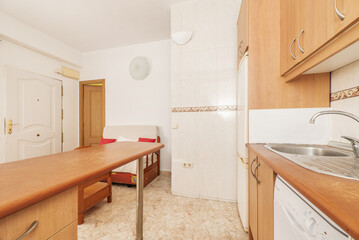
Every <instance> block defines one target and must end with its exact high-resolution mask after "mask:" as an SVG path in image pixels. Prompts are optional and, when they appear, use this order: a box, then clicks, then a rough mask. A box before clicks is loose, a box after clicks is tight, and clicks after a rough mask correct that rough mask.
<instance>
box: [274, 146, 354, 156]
mask: <svg viewBox="0 0 359 240" xmlns="http://www.w3.org/2000/svg"><path fill="white" fill-rule="evenodd" d="M268 146H269V149H272V150H275V151H277V152H282V153H288V154H296V155H305V156H325V157H348V156H349V154H347V153H345V152H343V151H340V150H334V149H329V148H328V147H325V146H315V147H313V146H307V145H289V144H283V145H268Z"/></svg>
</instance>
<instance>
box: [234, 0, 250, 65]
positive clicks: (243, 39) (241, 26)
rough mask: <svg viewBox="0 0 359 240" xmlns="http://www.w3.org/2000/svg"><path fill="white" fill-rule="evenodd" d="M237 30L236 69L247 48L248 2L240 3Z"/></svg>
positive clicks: (244, 0) (245, 0)
mask: <svg viewBox="0 0 359 240" xmlns="http://www.w3.org/2000/svg"><path fill="white" fill-rule="evenodd" d="M237 30H238V43H237V44H238V45H237V49H238V52H237V55H238V58H237V60H238V62H237V67H238V66H239V62H240V60H241V59H242V57H243V55H244V53H245V52H246V51H247V48H248V0H243V1H242V3H241V10H240V12H239V16H238V22H237Z"/></svg>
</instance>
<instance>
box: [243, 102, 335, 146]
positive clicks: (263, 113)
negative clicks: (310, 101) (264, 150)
mask: <svg viewBox="0 0 359 240" xmlns="http://www.w3.org/2000/svg"><path fill="white" fill-rule="evenodd" d="M324 110H329V109H328V108H297V109H265V110H250V111H249V142H250V143H298V144H328V141H329V136H330V130H329V129H330V118H325V117H324V118H319V119H318V120H317V121H316V122H315V124H310V123H309V120H310V118H311V117H312V116H313V114H315V113H317V112H319V111H324Z"/></svg>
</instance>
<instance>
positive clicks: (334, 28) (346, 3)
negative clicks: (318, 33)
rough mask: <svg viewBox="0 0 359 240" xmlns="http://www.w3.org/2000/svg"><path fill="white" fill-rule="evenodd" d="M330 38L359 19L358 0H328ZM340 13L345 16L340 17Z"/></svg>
mask: <svg viewBox="0 0 359 240" xmlns="http://www.w3.org/2000/svg"><path fill="white" fill-rule="evenodd" d="M327 4H328V38H332V37H334V36H335V35H337V34H338V33H340V32H341V31H342V30H344V29H345V28H346V27H348V26H349V25H351V24H352V23H354V22H355V21H357V20H358V19H359V1H358V0H328V2H327ZM340 14H342V15H343V16H344V18H343V19H341V18H340V16H339V15H340Z"/></svg>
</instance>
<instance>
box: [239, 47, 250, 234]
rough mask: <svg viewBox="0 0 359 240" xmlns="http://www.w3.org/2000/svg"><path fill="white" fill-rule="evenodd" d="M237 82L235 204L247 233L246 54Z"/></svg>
mask: <svg viewBox="0 0 359 240" xmlns="http://www.w3.org/2000/svg"><path fill="white" fill-rule="evenodd" d="M237 81H238V82H237V91H238V92H237V106H238V110H237V158H238V161H237V204H238V211H239V215H240V218H241V221H242V224H243V227H244V230H246V231H248V149H247V147H246V144H247V143H248V53H246V55H245V56H244V57H243V58H242V61H241V63H240V66H239V69H238V80H237Z"/></svg>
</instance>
